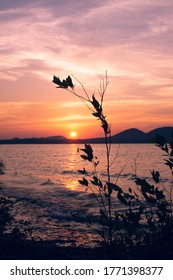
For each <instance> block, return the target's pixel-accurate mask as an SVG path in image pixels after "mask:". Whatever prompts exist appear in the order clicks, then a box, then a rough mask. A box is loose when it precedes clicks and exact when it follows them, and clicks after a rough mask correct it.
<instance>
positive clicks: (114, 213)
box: [53, 75, 173, 258]
mask: <svg viewBox="0 0 173 280" xmlns="http://www.w3.org/2000/svg"><path fill="white" fill-rule="evenodd" d="M75 79H76V78H75ZM76 81H77V82H79V81H78V80H77V79H76ZM53 82H54V83H55V84H57V85H58V88H60V89H65V90H67V91H69V92H71V93H72V94H73V95H75V96H77V97H78V98H80V99H81V100H82V101H83V102H84V104H85V105H86V106H87V107H88V108H89V110H90V111H91V112H92V115H93V116H94V117H95V118H97V120H99V121H100V124H101V128H102V129H103V133H104V137H105V148H106V149H105V153H106V174H107V179H106V181H103V180H102V178H101V176H100V175H99V172H98V170H97V167H98V165H99V159H98V158H97V157H96V156H95V155H94V151H93V149H92V147H91V145H89V144H85V147H84V148H83V149H80V150H81V152H82V154H81V155H80V156H81V157H82V159H83V160H84V161H88V162H89V163H90V164H92V165H93V172H92V173H90V172H88V171H87V170H86V168H85V167H84V168H83V169H81V170H78V172H79V173H80V174H82V179H80V180H79V183H80V184H81V185H82V186H84V188H85V190H86V191H87V190H88V189H90V190H91V192H93V193H94V195H95V197H96V200H97V203H98V205H99V208H100V223H101V226H102V231H101V235H102V237H103V240H104V243H105V244H106V245H107V246H108V249H109V254H110V257H112V258H114V257H115V256H116V257H119V258H127V256H128V258H131V257H132V256H136V255H137V256H138V257H139V256H141V257H145V256H148V257H151V258H152V257H155V256H156V255H158V256H159V254H162V253H163V252H166V250H167V252H168V251H169V252H170V250H169V248H170V245H173V239H172V233H173V211H172V206H173V205H172V189H173V183H172V184H171V186H170V189H169V190H168V186H166V187H165V186H164V184H163V180H162V179H161V176H160V173H159V171H156V170H152V171H151V180H150V181H147V180H145V179H141V178H138V177H137V176H136V177H135V178H134V183H135V184H136V186H137V190H136V191H134V190H133V189H132V188H129V189H128V191H124V190H123V189H122V188H121V186H119V185H117V182H113V181H112V179H111V174H110V167H111V166H112V164H113V163H114V161H115V159H116V157H115V158H114V159H113V160H112V161H111V159H110V155H111V129H110V125H109V123H108V122H107V119H106V115H105V114H104V112H103V101H104V95H105V92H106V89H107V86H108V80H107V75H106V77H105V79H103V80H101V82H100V90H99V96H100V100H99V101H98V99H97V98H96V96H95V94H93V95H92V97H90V96H89V94H88V93H87V90H86V89H85V87H84V86H83V84H81V83H80V82H79V84H80V85H81V87H82V89H83V93H84V96H83V95H81V94H78V93H77V92H76V90H75V86H74V84H73V81H72V79H71V77H70V76H68V77H67V79H66V80H63V81H61V80H60V79H59V77H56V76H54V77H53ZM156 145H157V146H158V147H159V148H160V149H162V150H163V151H164V152H166V155H167V158H166V159H165V160H164V161H165V164H166V165H167V166H168V168H170V170H171V174H172V176H173V143H166V139H165V138H164V136H159V135H156ZM151 181H152V183H151ZM116 202H119V203H121V204H122V205H123V206H124V210H123V211H118V210H117V209H116V207H115V205H116ZM152 254H153V255H152ZM165 254H166V253H165ZM170 254H171V253H170Z"/></svg>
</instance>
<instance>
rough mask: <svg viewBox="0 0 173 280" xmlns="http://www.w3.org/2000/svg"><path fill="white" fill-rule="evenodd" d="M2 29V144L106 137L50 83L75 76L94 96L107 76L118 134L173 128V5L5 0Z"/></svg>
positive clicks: (109, 109) (134, 0) (154, 0)
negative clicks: (54, 137)
mask: <svg viewBox="0 0 173 280" xmlns="http://www.w3.org/2000/svg"><path fill="white" fill-rule="evenodd" d="M0 26H1V28H0V138H1V139H3V138H13V137H21V138H22V137H32V136H35V137H40V136H52V135H63V136H65V137H70V133H71V132H72V131H74V132H76V133H77V137H78V138H85V137H95V136H101V135H102V131H101V128H100V127H99V125H98V123H97V120H96V119H94V118H93V117H92V116H91V112H90V111H88V109H87V108H85V107H84V105H83V104H82V103H81V101H80V100H78V99H77V98H76V97H75V96H72V95H71V94H69V93H68V92H66V91H63V90H59V89H57V88H56V85H55V84H53V83H52V82H51V81H52V77H53V75H56V76H59V77H60V78H62V79H63V78H66V77H67V76H68V75H71V74H73V75H74V76H75V77H76V78H77V79H79V80H80V81H81V82H82V83H83V84H84V85H85V87H86V89H87V91H88V93H89V94H90V95H92V94H93V92H94V90H95V92H97V90H98V89H99V83H100V77H103V76H104V74H105V71H106V70H107V72H108V79H109V86H108V89H107V93H106V96H105V114H106V115H107V116H108V121H109V122H110V123H111V128H112V134H115V133H117V132H120V131H122V130H124V129H127V128H132V127H133V128H134V127H135V128H138V129H141V130H143V131H146V132H147V131H149V130H151V129H154V128H156V127H160V126H173V0H164V1H158V0H114V1H112V0H110V1H109V0H104V1H103V0H87V1H84V0H49V1H46V0H38V1H32V0H13V1H11V0H1V1H0ZM75 83H76V82H75ZM76 84H77V83H76ZM76 91H79V92H81V89H80V87H79V86H78V85H76Z"/></svg>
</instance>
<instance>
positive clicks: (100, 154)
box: [0, 144, 171, 246]
mask: <svg viewBox="0 0 173 280" xmlns="http://www.w3.org/2000/svg"><path fill="white" fill-rule="evenodd" d="M92 147H93V150H94V154H95V156H97V158H98V160H99V162H100V163H99V165H98V171H97V172H98V174H99V176H100V178H102V180H103V181H106V158H105V146H104V145H103V144H93V145H92ZM78 148H79V149H80V148H83V145H80V144H62V145H61V144H60V145H0V159H3V160H4V162H5V164H6V174H5V175H3V176H1V177H0V186H1V188H2V190H1V192H3V193H4V194H5V195H8V196H10V197H13V198H16V199H21V201H19V202H18V203H17V204H15V206H14V209H13V213H14V215H15V216H16V219H17V220H21V219H23V220H25V221H28V222H29V223H30V224H31V226H32V227H33V235H34V236H35V238H42V239H43V240H54V239H56V240H57V243H58V244H62V245H63V246H64V245H66V246H69V245H77V246H92V245H93V246H94V244H95V243H96V242H97V240H98V234H97V231H98V230H99V225H98V223H97V222H98V220H97V218H98V214H99V208H98V205H97V202H96V199H95V197H94V194H93V193H92V192H91V191H89V190H88V191H87V192H86V191H85V189H86V187H84V186H82V185H80V184H79V182H78V180H79V179H81V178H82V175H81V174H79V172H78V171H77V170H78V169H83V167H85V168H86V170H87V171H89V172H91V175H92V174H93V173H92V172H93V166H92V164H89V163H88V162H85V161H84V160H83V159H82V158H81V157H80V154H82V152H81V151H79V150H78ZM164 158H165V155H164V152H163V151H161V150H160V149H159V148H158V147H156V146H155V145H154V144H121V145H118V144H112V149H111V162H112V166H111V180H112V182H114V183H116V184H118V185H119V186H120V187H122V188H123V189H127V188H129V187H131V188H132V189H133V188H134V189H135V188H136V184H135V182H134V176H135V174H136V175H137V176H138V177H140V178H145V179H148V180H150V178H151V173H150V171H152V170H153V169H154V170H158V171H160V173H161V176H162V177H163V183H165V185H166V186H168V185H169V183H171V181H170V178H171V177H170V171H169V169H168V168H167V166H166V165H164V164H163V162H164ZM115 207H116V208H117V209H119V210H123V206H122V205H120V204H119V203H118V202H116V204H115Z"/></svg>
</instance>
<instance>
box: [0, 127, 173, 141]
mask: <svg viewBox="0 0 173 280" xmlns="http://www.w3.org/2000/svg"><path fill="white" fill-rule="evenodd" d="M172 133H173V127H160V128H156V129H154V130H151V131H150V132H148V133H145V132H143V131H141V130H139V129H136V128H130V129H127V130H124V131H122V132H120V133H118V134H115V135H113V136H112V143H150V142H154V138H155V136H156V134H159V135H163V136H164V137H165V138H166V139H167V141H171V134H172ZM172 140H173V139H172ZM68 143H91V144H92V143H104V137H102V138H90V139H68V138H66V137H63V136H49V137H40V138H35V137H33V138H13V139H3V140H0V144H68Z"/></svg>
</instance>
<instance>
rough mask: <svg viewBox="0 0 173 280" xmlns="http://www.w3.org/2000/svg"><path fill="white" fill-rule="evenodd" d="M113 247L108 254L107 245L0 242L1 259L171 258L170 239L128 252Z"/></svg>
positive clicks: (3, 240) (11, 240)
mask: <svg viewBox="0 0 173 280" xmlns="http://www.w3.org/2000/svg"><path fill="white" fill-rule="evenodd" d="M123 249H124V248H120V246H119V247H117V248H116V246H115V248H114V253H113V254H111V252H110V250H109V248H107V247H105V246H100V247H96V248H82V247H71V246H70V247H66V246H64V247H63V246H61V247H57V245H56V241H33V240H20V241H17V240H13V239H11V238H9V237H7V236H4V237H3V239H1V242H0V259H1V260H104V259H105V260H108V259H120V260H121V259H124V260H130V259H132V260H133V259H134V260H150V259H151V260H170V259H171V260H172V259H173V242H171V243H170V242H169V244H166V242H165V243H164V244H152V245H149V246H147V247H146V246H145V247H142V246H141V247H139V248H136V249H135V250H134V251H133V252H131V253H130V254H129V253H128V251H127V250H126V251H125V250H123Z"/></svg>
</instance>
